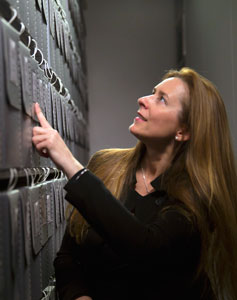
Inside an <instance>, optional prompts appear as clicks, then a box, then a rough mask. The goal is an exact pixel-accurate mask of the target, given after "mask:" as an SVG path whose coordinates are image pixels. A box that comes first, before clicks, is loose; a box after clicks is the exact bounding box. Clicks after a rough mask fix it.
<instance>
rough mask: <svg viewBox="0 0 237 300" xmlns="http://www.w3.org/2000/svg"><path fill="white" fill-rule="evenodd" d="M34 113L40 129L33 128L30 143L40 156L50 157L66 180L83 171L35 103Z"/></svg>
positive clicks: (37, 127)
mask: <svg viewBox="0 0 237 300" xmlns="http://www.w3.org/2000/svg"><path fill="white" fill-rule="evenodd" d="M35 112H36V115H37V117H38V120H39V122H40V125H41V127H39V126H36V127H34V128H33V137H32V141H33V143H34V145H35V147H36V149H37V151H38V152H39V154H40V155H41V156H44V157H50V158H51V159H52V161H53V162H54V163H55V165H56V166H57V167H58V168H59V169H60V170H62V171H63V172H64V173H65V174H66V175H67V177H68V178H71V177H72V176H73V175H74V174H75V173H77V172H78V171H80V170H81V169H83V166H82V165H81V164H80V163H79V162H78V161H77V160H76V159H75V157H74V156H73V155H72V153H71V151H70V150H69V148H68V147H67V145H66V144H65V143H64V141H63V139H62V138H61V136H60V135H59V133H58V132H57V130H55V129H53V128H52V127H51V126H50V124H49V122H48V121H47V120H46V118H45V116H44V115H43V113H42V111H41V109H40V106H39V104H38V103H35Z"/></svg>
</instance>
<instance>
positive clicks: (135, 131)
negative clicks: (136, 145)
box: [128, 124, 142, 140]
mask: <svg viewBox="0 0 237 300" xmlns="http://www.w3.org/2000/svg"><path fill="white" fill-rule="evenodd" d="M128 129H129V131H130V133H131V134H132V135H134V136H135V137H136V138H137V139H138V140H141V139H142V136H141V135H140V134H139V132H138V130H136V126H134V124H132V125H130V126H129V128H128Z"/></svg>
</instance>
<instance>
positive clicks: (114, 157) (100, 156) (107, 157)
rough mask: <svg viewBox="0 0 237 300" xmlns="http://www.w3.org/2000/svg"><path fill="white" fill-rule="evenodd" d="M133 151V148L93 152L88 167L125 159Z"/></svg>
mask: <svg viewBox="0 0 237 300" xmlns="http://www.w3.org/2000/svg"><path fill="white" fill-rule="evenodd" d="M132 151H133V148H108V149H102V150H99V151H97V152H95V153H94V154H93V155H92V157H91V158H90V160H89V163H88V166H90V165H94V164H96V165H97V164H101V163H103V164H106V163H111V162H112V161H118V160H120V159H123V158H126V157H128V156H129V154H130V153H131V152H132Z"/></svg>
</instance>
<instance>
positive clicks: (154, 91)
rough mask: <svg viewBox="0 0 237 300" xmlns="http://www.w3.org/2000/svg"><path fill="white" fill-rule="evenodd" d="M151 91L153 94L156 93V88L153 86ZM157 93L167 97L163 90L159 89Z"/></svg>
mask: <svg viewBox="0 0 237 300" xmlns="http://www.w3.org/2000/svg"><path fill="white" fill-rule="evenodd" d="M152 93H153V94H155V93H156V88H155V87H154V88H153V90H152ZM159 95H161V96H166V97H167V98H169V96H168V94H166V93H165V92H163V91H159Z"/></svg>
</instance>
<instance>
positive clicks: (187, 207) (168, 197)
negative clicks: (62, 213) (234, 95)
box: [33, 68, 237, 300]
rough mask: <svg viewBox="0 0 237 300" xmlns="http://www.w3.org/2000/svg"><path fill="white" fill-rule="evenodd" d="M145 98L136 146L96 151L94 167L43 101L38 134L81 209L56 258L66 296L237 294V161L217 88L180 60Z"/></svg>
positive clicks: (101, 299) (134, 129)
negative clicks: (80, 156)
mask: <svg viewBox="0 0 237 300" xmlns="http://www.w3.org/2000/svg"><path fill="white" fill-rule="evenodd" d="M138 104H139V110H138V116H137V117H136V118H135V119H134V122H133V124H132V125H131V126H130V132H131V133H132V134H133V135H135V136H136V137H137V138H138V140H139V142H138V144H137V146H136V147H135V148H132V149H110V150H102V151H99V152H98V153H96V154H95V155H94V156H93V157H92V158H91V160H90V162H89V164H88V169H90V171H88V169H85V168H84V167H83V166H82V165H81V164H80V163H79V162H78V161H77V160H76V159H75V158H74V157H73V155H72V154H71V152H70V151H69V149H68V148H67V147H66V145H65V144H64V142H63V140H62V139H61V138H60V136H59V135H58V133H57V132H56V131H55V130H53V129H52V128H51V127H50V125H49V124H48V122H47V121H46V120H45V118H44V116H43V114H42V112H41V111H40V108H39V106H38V105H36V113H37V116H38V119H39V121H40V124H41V126H42V127H35V128H34V130H33V135H34V136H33V142H34V144H35V146H36V148H37V150H38V151H39V153H40V154H41V155H43V156H49V157H51V159H52V160H53V161H54V162H55V164H56V165H57V166H58V167H59V168H60V169H62V170H63V171H64V172H65V174H66V175H67V177H68V178H69V182H68V183H67V185H66V186H65V189H66V191H67V195H66V199H67V200H68V201H69V202H70V203H71V204H72V205H73V206H74V207H75V208H74V209H73V211H72V214H71V216H70V219H69V223H68V226H67V230H66V233H65V236H64V239H63V242H62V246H61V249H60V251H59V253H58V255H57V257H56V259H55V271H56V280H57V289H58V293H59V298H60V299H66V300H68V299H70V300H74V299H76V300H90V299H93V300H106V299H109V300H115V299H150V300H152V299H154V300H155V299H156V300H157V299H166V300H167V299H168V300H169V299H172V300H173V299H208V300H209V299H237V285H236V278H237V216H236V212H237V196H236V184H237V180H236V168H235V161H234V156H233V151H232V147H231V142H230V134H229V128H228V121H227V117H226V112H225V108H224V104H223V101H222V99H221V97H220V95H219V93H218V91H217V90H216V89H215V87H214V86H213V84H212V83H211V82H209V81H208V80H207V79H205V78H203V77H202V76H200V75H199V74H198V73H196V72H195V71H194V70H192V69H189V68H183V69H181V70H180V71H173V70H171V71H170V72H168V73H167V74H166V75H165V77H164V79H163V81H162V82H161V83H160V84H158V85H157V86H156V87H155V88H154V90H153V93H152V95H149V96H145V97H142V98H140V99H139V100H138ZM92 172H93V173H92Z"/></svg>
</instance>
